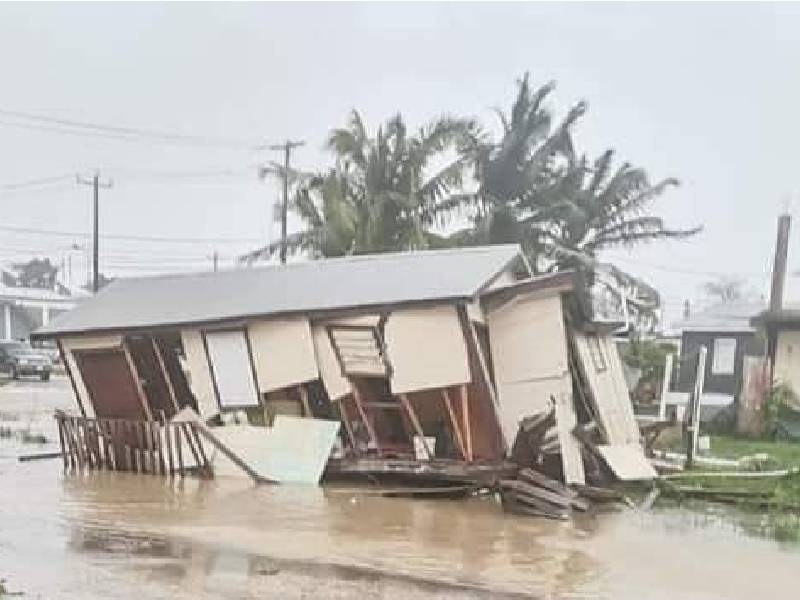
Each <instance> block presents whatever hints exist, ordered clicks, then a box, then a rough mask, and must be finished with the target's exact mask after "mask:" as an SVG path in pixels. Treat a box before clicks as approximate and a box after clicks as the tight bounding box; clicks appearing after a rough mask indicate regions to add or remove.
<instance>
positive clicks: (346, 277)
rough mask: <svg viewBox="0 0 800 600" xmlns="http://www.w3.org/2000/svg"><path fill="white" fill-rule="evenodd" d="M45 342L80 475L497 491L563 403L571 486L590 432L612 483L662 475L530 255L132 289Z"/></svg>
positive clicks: (555, 285)
mask: <svg viewBox="0 0 800 600" xmlns="http://www.w3.org/2000/svg"><path fill="white" fill-rule="evenodd" d="M35 337H37V338H50V339H55V340H56V341H57V342H58V346H59V348H60V350H61V353H62V355H63V359H64V363H65V365H66V366H67V372H68V374H69V377H70V379H71V382H72V386H73V390H74V394H75V398H76V401H77V407H78V410H79V412H80V414H79V415H73V416H66V415H60V416H59V419H60V420H61V421H60V422H61V431H62V444H63V446H64V449H65V456H69V461H70V463H71V462H73V461H76V458H75V456H78V457H79V458H80V457H83V460H80V461H78V462H81V463H84V462H85V463H86V464H88V465H89V466H97V467H99V468H115V469H125V470H144V471H147V472H156V473H173V472H175V471H176V470H180V471H183V470H184V468H186V467H187V466H194V467H200V468H203V469H207V468H208V467H210V466H212V467H213V468H214V469H215V470H217V471H221V472H227V471H229V469H228V467H230V461H228V460H227V458H226V457H228V458H231V455H233V458H234V462H236V459H237V458H238V459H240V460H241V462H243V463H245V467H247V468H246V469H245V471H247V469H250V474H251V475H253V472H255V473H256V474H257V475H258V476H261V477H264V478H265V479H288V480H292V471H293V469H294V468H295V467H297V468H298V469H300V467H301V466H302V467H303V468H302V469H300V470H304V473H303V474H300V475H297V474H296V473H295V475H297V477H296V479H297V480H304V478H308V479H314V478H315V477H317V478H318V477H319V471H320V470H321V468H322V467H325V468H326V475H327V476H329V477H334V476H337V475H339V476H341V475H357V474H368V475H373V476H374V475H381V474H395V475H404V476H409V477H426V476H428V477H435V478H452V479H461V480H463V479H468V480H470V479H472V480H478V479H483V480H486V479H495V480H496V479H497V478H499V477H500V473H501V472H502V471H503V469H504V468H505V467H506V466H507V459H508V457H509V452H510V450H511V448H512V445H513V444H514V441H515V439H516V437H517V434H518V431H519V428H520V423H521V422H522V421H523V419H524V418H526V417H530V416H532V415H536V414H540V413H544V412H548V411H549V410H550V409H551V408H553V407H554V408H555V415H556V420H555V427H554V430H553V435H554V436H555V440H554V443H552V442H553V440H551V444H550V445H551V447H553V448H554V449H555V450H554V451H555V452H556V453H557V454H558V455H559V456H560V461H559V462H560V470H561V473H560V479H561V480H562V481H564V482H566V483H583V482H584V479H585V468H584V458H583V455H582V450H581V449H582V446H581V444H580V443H579V441H578V438H577V437H576V436H575V431H576V427H577V426H578V425H580V424H585V423H587V422H589V421H592V420H594V421H595V422H596V423H597V424H598V425H599V427H600V429H601V431H602V434H603V435H602V441H603V442H604V444H601V445H600V446H599V447H598V450H597V451H598V452H599V453H600V454H601V456H602V457H603V459H604V460H605V461H607V463H608V464H609V465H610V467H611V469H612V470H613V471H615V472H617V473H618V474H619V475H620V476H621V477H623V478H629V477H632V478H636V477H643V476H648V473H649V471H648V469H649V465H647V464H646V461H645V460H644V455H643V454H642V451H641V446H640V445H639V435H638V428H637V426H636V423H635V421H634V419H633V412H632V410H631V406H630V401H629V397H628V393H627V390H626V389H625V387H624V379H623V377H622V370H621V366H620V362H619V357H618V356H617V352H616V347H615V345H614V343H613V341H612V339H611V337H610V335H609V334H608V328H604V327H603V326H601V325H598V324H596V323H593V322H592V319H591V311H590V309H588V308H587V302H586V301H585V298H583V297H582V293H581V290H580V289H578V288H577V287H576V283H575V278H574V277H573V274H571V273H557V274H552V275H547V276H542V277H533V276H532V275H531V272H530V269H529V267H528V265H527V262H526V260H525V258H524V255H523V254H522V253H521V251H520V249H519V247H518V246H516V245H498V246H487V247H475V248H467V249H458V250H443V251H420V252H411V253H397V254H381V255H374V256H356V257H348V258H341V259H329V260H320V261H314V262H302V263H294V264H289V265H283V266H269V267H265V268H247V269H240V270H233V271H224V272H219V273H202V274H185V275H175V276H160V277H151V278H139V279H123V280H119V281H116V282H114V283H112V284H110V285H109V286H108V287H107V288H106V289H105V290H103V291H102V292H100V293H99V294H98V295H97V296H96V297H94V298H93V299H91V300H88V301H86V302H85V303H83V304H82V305H81V306H79V307H77V308H75V309H74V310H72V311H70V312H69V313H66V314H63V315H61V316H59V317H58V318H57V319H55V320H53V321H52V322H51V323H50V324H49V325H47V326H46V327H44V328H42V329H40V330H39V331H38V332H36V334H35ZM187 408H190V409H192V411H194V412H196V413H197V414H198V415H199V420H198V423H193V422H191V420H190V421H189V422H186V421H184V420H181V419H177V420H176V419H175V418H174V417H175V415H176V414H177V413H179V412H184V413H185V412H187V410H186V409H187ZM309 419H310V420H312V421H309ZM331 422H333V426H332V428H331V427H330V423H331ZM325 424H328V425H329V426H328V427H327V428H326V427H325ZM315 426H317V427H316V428H314V427H315ZM198 428H199V429H200V433H204V432H205V433H207V434H208V435H206V436H205V439H206V440H207V439H216V440H217V441H218V442H219V447H220V448H222V449H224V450H225V452H224V453H223V455H220V453H219V452H215V451H213V450H214V448H208V447H205V448H204V443H203V440H201V438H203V437H204V435H198ZM331 431H332V434H331ZM209 432H213V437H209V436H211V435H212V434H211V433H209ZM176 448H177V451H178V452H181V448H183V454H182V455H181V456H180V457H176V456H174V455H175V454H176ZM304 452H305V455H304V457H303V458H301V457H300V455H301V454H303V453H304ZM276 455H280V456H277V457H276ZM293 457H296V460H297V462H304V461H305V462H304V464H303V465H300V466H298V465H292V464H291V463H292V461H293ZM178 458H180V465H177V459H178ZM315 462H316V463H319V465H318V466H319V468H317V467H313V468H312V465H310V463H315ZM287 463H289V464H288V465H287ZM238 466H241V465H238ZM306 467H308V468H306ZM276 472H280V473H281V475H278V476H276ZM286 473H289V474H288V475H287V474H286Z"/></svg>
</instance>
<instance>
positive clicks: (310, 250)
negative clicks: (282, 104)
mask: <svg viewBox="0 0 800 600" xmlns="http://www.w3.org/2000/svg"><path fill="white" fill-rule="evenodd" d="M554 89H555V84H554V83H553V82H550V83H546V84H544V85H542V86H540V87H538V88H534V87H532V86H531V83H530V78H529V75H528V74H527V73H526V74H525V75H524V76H523V77H522V78H521V79H520V80H519V81H518V89H517V94H516V97H515V98H514V100H513V102H512V103H511V106H510V108H509V109H508V110H507V111H504V110H501V109H497V110H496V111H495V113H496V115H497V119H498V123H499V134H493V133H492V132H491V131H489V130H487V129H486V128H484V127H483V126H481V125H480V124H479V123H478V122H477V121H475V120H474V119H470V118H456V117H451V116H443V117H440V118H438V119H436V120H434V121H432V122H431V123H430V124H428V125H427V126H425V127H423V128H421V129H420V130H419V131H417V132H415V133H411V132H409V130H408V126H407V125H406V123H405V121H404V119H403V118H402V116H401V115H400V114H397V115H395V116H393V117H391V118H390V119H388V120H387V121H386V122H385V123H383V124H382V125H380V126H379V127H378V129H377V131H376V132H375V134H374V135H371V134H370V132H369V131H368V129H367V127H366V126H365V124H364V122H363V119H362V117H361V114H360V113H359V112H358V111H356V110H354V111H352V112H351V114H350V115H349V118H348V120H347V122H346V123H345V125H344V127H340V128H335V129H333V130H332V131H331V132H330V135H329V137H328V140H327V148H328V150H330V152H331V153H332V155H333V157H334V165H333V166H332V167H330V168H328V169H327V170H323V171H321V172H319V173H317V174H313V175H302V174H299V173H297V172H293V173H291V174H289V177H290V181H293V182H295V183H296V185H295V186H294V192H293V201H292V208H293V209H294V210H295V211H296V213H297V214H298V215H299V216H300V218H301V219H302V221H303V223H304V224H305V228H304V229H303V230H302V231H300V232H298V233H295V234H294V235H292V236H291V237H290V239H289V241H288V242H289V246H290V248H291V249H293V250H294V251H302V252H304V253H306V254H307V255H309V256H311V257H328V256H341V255H347V254H360V253H374V252H385V251H392V250H413V249H422V248H436V247H443V246H445V247H446V246H464V245H480V244H497V243H518V244H520V245H521V247H522V248H523V250H524V252H525V253H526V255H527V256H528V258H529V261H530V263H531V265H532V266H533V268H534V270H535V271H537V272H544V271H554V270H559V269H565V268H576V269H580V270H584V271H585V272H587V273H588V274H589V276H590V279H591V277H592V275H593V274H594V273H595V272H596V271H597V270H598V269H600V268H605V270H606V272H607V274H609V277H610V280H613V281H615V282H616V283H614V284H613V286H614V287H616V289H618V290H619V289H625V290H628V291H631V290H633V293H634V294H638V293H640V292H641V293H642V294H644V296H643V297H642V298H639V299H638V300H637V299H636V298H632V299H631V306H632V307H633V309H634V310H639V311H645V312H646V311H647V310H651V309H652V307H653V306H657V305H658V294H657V292H656V291H655V290H654V289H653V288H651V287H649V286H648V285H647V284H645V283H644V282H642V281H641V280H639V279H637V278H635V277H632V276H630V275H628V274H627V273H625V272H624V271H621V270H620V269H618V268H616V267H613V266H610V265H603V264H602V263H601V262H599V256H600V254H601V253H602V251H603V250H607V249H609V248H614V247H618V246H633V245H636V244H641V243H645V242H650V241H654V240H663V239H683V238H687V237H690V236H692V235H694V234H695V233H697V232H698V231H700V228H699V227H695V228H690V229H676V228H670V227H668V226H667V225H666V224H665V223H664V221H663V219H662V218H661V217H659V216H657V215H654V214H652V207H651V203H652V202H653V200H655V199H656V198H658V197H660V196H662V195H663V194H664V193H665V192H666V191H667V190H669V189H670V188H672V187H675V186H677V185H678V180H677V179H675V178H672V177H668V178H665V179H662V180H659V181H655V182H654V181H651V179H650V177H649V175H648V173H647V172H646V170H645V169H643V168H640V167H635V166H633V165H632V164H631V163H628V162H621V163H616V164H615V160H614V159H615V153H614V151H613V150H610V149H609V150H606V151H605V152H604V153H603V154H601V155H600V156H599V157H597V158H596V159H591V158H589V157H588V156H587V155H586V154H580V153H578V152H576V150H575V147H574V142H573V135H572V130H573V128H574V126H575V125H576V123H578V122H579V121H580V119H582V118H583V117H584V115H585V114H586V112H587V105H586V103H585V102H578V103H577V104H575V105H574V106H573V107H572V108H570V109H569V110H568V111H567V113H566V115H565V116H564V117H563V118H562V119H560V120H557V119H554V117H553V114H552V111H551V109H550V108H548V106H547V100H548V98H549V96H550V94H551V93H552V92H553V90H554ZM440 163H441V164H440ZM459 223H460V224H462V225H463V224H465V223H466V226H463V227H461V228H458V224H459ZM279 247H280V242H276V243H273V244H271V245H269V246H267V247H265V248H261V249H259V250H257V251H254V252H252V253H250V254H249V255H247V256H245V257H243V258H244V259H245V260H256V259H259V258H264V257H270V256H272V255H274V254H275V253H277V251H278V249H279ZM609 277H606V278H605V279H604V281H609Z"/></svg>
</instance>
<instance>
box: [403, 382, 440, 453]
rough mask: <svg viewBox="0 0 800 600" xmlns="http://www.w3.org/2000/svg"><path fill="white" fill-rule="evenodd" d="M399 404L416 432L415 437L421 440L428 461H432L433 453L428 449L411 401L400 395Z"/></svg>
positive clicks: (406, 395)
mask: <svg viewBox="0 0 800 600" xmlns="http://www.w3.org/2000/svg"><path fill="white" fill-rule="evenodd" d="M399 397H400V403H401V404H402V405H403V408H405V410H406V414H407V415H408V420H409V421H411V425H412V426H413V427H414V431H416V432H417V435H418V436H419V437H420V439H421V440H422V446H423V447H424V448H425V454H427V455H428V460H433V452H431V449H430V448H428V440H426V439H425V432H424V431H423V429H422V424H421V423H420V422H419V419H418V418H417V413H416V412H415V411H414V407H413V406H412V405H411V401H410V400H409V399H408V394H400V395H399ZM411 447H412V448H413V447H414V441H413V440H412V441H411Z"/></svg>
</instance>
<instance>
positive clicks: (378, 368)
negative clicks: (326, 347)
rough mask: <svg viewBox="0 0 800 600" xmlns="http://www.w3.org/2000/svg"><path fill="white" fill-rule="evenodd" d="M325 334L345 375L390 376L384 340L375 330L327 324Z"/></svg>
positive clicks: (357, 326)
mask: <svg viewBox="0 0 800 600" xmlns="http://www.w3.org/2000/svg"><path fill="white" fill-rule="evenodd" d="M328 335H329V336H330V340H331V346H333V351H334V352H335V353H336V358H337V360H338V361H339V366H340V367H341V369H342V374H343V375H344V376H346V377H388V376H389V363H388V360H387V358H386V352H385V350H384V345H383V339H382V338H381V335H380V332H379V331H378V329H377V328H376V327H369V326H360V325H330V326H328Z"/></svg>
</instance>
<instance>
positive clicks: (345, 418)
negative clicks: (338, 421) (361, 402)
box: [339, 396, 361, 456]
mask: <svg viewBox="0 0 800 600" xmlns="http://www.w3.org/2000/svg"><path fill="white" fill-rule="evenodd" d="M348 398H349V396H343V397H342V398H340V399H339V412H340V413H341V417H342V423H344V429H345V431H346V432H347V437H349V438H350V445H351V446H352V448H353V453H355V455H356V456H359V455H360V454H361V452H360V451H359V449H358V443H357V442H356V435H355V433H354V432H353V425H352V423H350V413H349V411H348V410H347V405H346V404H345V402H346V401H347V399H348Z"/></svg>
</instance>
